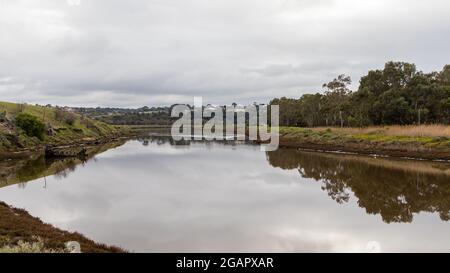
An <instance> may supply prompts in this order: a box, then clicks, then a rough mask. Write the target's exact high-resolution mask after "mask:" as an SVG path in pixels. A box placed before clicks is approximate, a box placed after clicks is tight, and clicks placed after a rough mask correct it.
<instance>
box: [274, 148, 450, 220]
mask: <svg viewBox="0 0 450 273" xmlns="http://www.w3.org/2000/svg"><path fill="white" fill-rule="evenodd" d="M267 160H268V161H269V162H270V164H271V165H272V166H274V167H280V168H282V169H285V170H291V169H297V170H298V172H299V174H300V175H301V176H302V177H303V178H313V179H314V180H315V181H317V182H318V183H321V188H322V190H324V191H326V192H327V193H328V195H329V196H330V197H331V198H332V199H333V200H335V201H336V202H337V203H340V204H342V203H345V202H348V201H349V199H350V196H351V195H354V196H355V198H357V200H358V205H359V206H360V207H361V208H365V210H366V212H367V213H369V214H380V215H381V217H382V219H383V221H385V222H386V223H391V222H412V221H413V214H415V213H419V212H422V211H423V212H433V213H434V212H436V213H438V214H439V216H440V218H441V219H442V220H444V221H448V220H449V219H450V165H449V164H444V163H437V162H418V161H403V160H392V159H382V158H369V157H361V156H353V155H334V154H323V153H312V152H305V151H297V150H292V149H280V150H278V151H274V152H269V153H267Z"/></svg>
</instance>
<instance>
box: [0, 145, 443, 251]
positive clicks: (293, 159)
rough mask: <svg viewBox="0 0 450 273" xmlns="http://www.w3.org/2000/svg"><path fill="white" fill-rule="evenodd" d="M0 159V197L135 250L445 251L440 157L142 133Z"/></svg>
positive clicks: (59, 224) (61, 224) (64, 226)
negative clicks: (51, 153)
mask: <svg viewBox="0 0 450 273" xmlns="http://www.w3.org/2000/svg"><path fill="white" fill-rule="evenodd" d="M1 169H3V170H1ZM0 170H1V173H2V175H1V176H0V187H1V188H0V200H1V201H4V202H6V203H8V204H9V205H12V206H15V207H19V208H24V209H26V210H27V211H28V212H29V213H30V214H31V215H33V216H36V217H39V218H41V219H42V220H43V221H44V222H47V223H51V224H53V225H55V226H57V227H59V228H61V229H65V230H69V231H78V232H80V233H82V234H84V235H86V236H87V237H89V238H91V239H93V240H95V241H98V242H102V243H106V244H112V245H116V246H120V247H123V248H125V249H128V250H130V251H135V252H143V251H145V252H210V251H211V252H212V251H213V252H286V251H287V252H310V251H312V252H334V251H338V252H366V251H369V250H381V251H386V252H391V251H393V252H397V251H447V252H448V251H450V222H449V221H448V220H449V219H450V164H447V163H437V162H419V161H408V160H393V159H386V158H371V157H365V156H356V155H341V154H339V155H338V154H327V153H315V152H305V151H297V150H293V149H280V150H277V151H275V152H268V153H265V152H261V151H260V149H259V147H258V146H257V145H253V144H249V143H231V142H226V143H218V142H191V143H184V145H175V144H174V143H172V142H171V141H170V139H169V138H165V137H149V138H146V139H140V140H131V141H128V142H126V143H125V144H124V145H122V146H119V147H116V148H113V149H110V150H107V151H106V152H103V153H100V154H98V155H96V156H95V157H93V158H91V159H89V160H87V161H85V162H82V161H80V160H78V159H65V160H51V161H50V160H45V159H44V158H38V159H35V160H33V161H29V162H23V161H21V162H17V163H16V162H6V163H5V162H3V163H2V164H0Z"/></svg>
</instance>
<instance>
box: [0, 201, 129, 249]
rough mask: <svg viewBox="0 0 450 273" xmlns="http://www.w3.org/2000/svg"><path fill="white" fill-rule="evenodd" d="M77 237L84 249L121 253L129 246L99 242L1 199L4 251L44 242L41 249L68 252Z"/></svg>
mask: <svg viewBox="0 0 450 273" xmlns="http://www.w3.org/2000/svg"><path fill="white" fill-rule="evenodd" d="M70 241H76V242H78V243H79V244H80V246H81V251H82V252H88V253H99V252H100V253H109V252H113V253H118V252H126V251H125V250H123V249H121V248H119V247H114V246H107V245H104V244H99V243H96V242H94V241H93V240H90V239H88V238H86V237H85V236H84V235H82V234H80V233H77V232H68V231H64V230H61V229H58V228H56V227H54V226H52V225H50V224H46V223H44V222H42V221H41V220H40V219H39V218H36V217H33V216H31V215H30V214H29V213H28V212H26V211H25V210H23V209H18V208H14V207H11V206H9V205H8V204H6V203H3V202H1V201H0V251H2V249H7V250H11V249H15V248H19V247H20V245H23V244H24V243H25V244H30V245H32V244H42V245H41V246H40V249H38V251H39V252H66V251H67V249H66V247H65V244H66V243H67V242H70Z"/></svg>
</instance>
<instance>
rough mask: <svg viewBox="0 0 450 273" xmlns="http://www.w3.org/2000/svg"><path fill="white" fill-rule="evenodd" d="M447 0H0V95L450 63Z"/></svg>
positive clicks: (43, 98)
mask: <svg viewBox="0 0 450 273" xmlns="http://www.w3.org/2000/svg"><path fill="white" fill-rule="evenodd" d="M449 13H450V1H447V0H428V1H423V0H147V1H144V0H141V1H139V0H131V1H130V0H127V1H124V0H67V1H66V0H53V1H52V0H41V1H36V0H24V1H21V0H0V100H2V101H12V102H29V103H41V104H47V103H51V104H59V105H70V106H77V105H79V106H121V107H135V106H142V105H149V106H153V105H160V104H162V105H169V104H171V103H175V102H183V103H189V102H191V103H192V102H193V96H203V100H204V103H220V104H225V103H227V104H228V103H231V102H238V103H251V102H253V101H258V102H267V101H268V100H269V99H270V98H272V97H279V96H288V97H300V96H301V95H302V94H303V93H309V92H317V91H321V85H322V83H324V82H325V81H328V80H331V79H332V78H333V77H336V76H337V75H338V74H340V73H345V74H348V75H350V76H351V77H352V79H353V81H354V87H355V88H356V87H357V85H358V81H359V78H360V77H361V76H362V75H363V74H364V73H365V72H367V70H369V69H375V68H381V67H383V65H384V63H385V62H386V61H389V60H402V61H409V62H414V63H416V64H417V66H418V67H419V69H422V70H424V71H430V70H440V69H441V68H442V67H443V66H444V65H445V64H446V63H450V58H449V57H450V54H449V52H450V51H449V49H450V38H449V37H450V16H449Z"/></svg>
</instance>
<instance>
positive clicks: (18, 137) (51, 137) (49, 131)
mask: <svg viewBox="0 0 450 273" xmlns="http://www.w3.org/2000/svg"><path fill="white" fill-rule="evenodd" d="M40 133H42V134H40ZM120 133H121V129H119V128H118V127H115V126H112V125H108V124H105V123H103V122H101V121H97V120H93V119H91V118H88V117H86V116H84V115H82V114H79V113H76V112H75V111H73V110H72V109H70V108H61V107H51V106H39V105H28V104H16V103H8V102H0V151H3V150H14V149H17V148H31V147H35V146H37V145H40V144H65V143H72V142H76V141H82V140H88V139H99V138H105V137H110V136H115V135H119V134H120Z"/></svg>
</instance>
